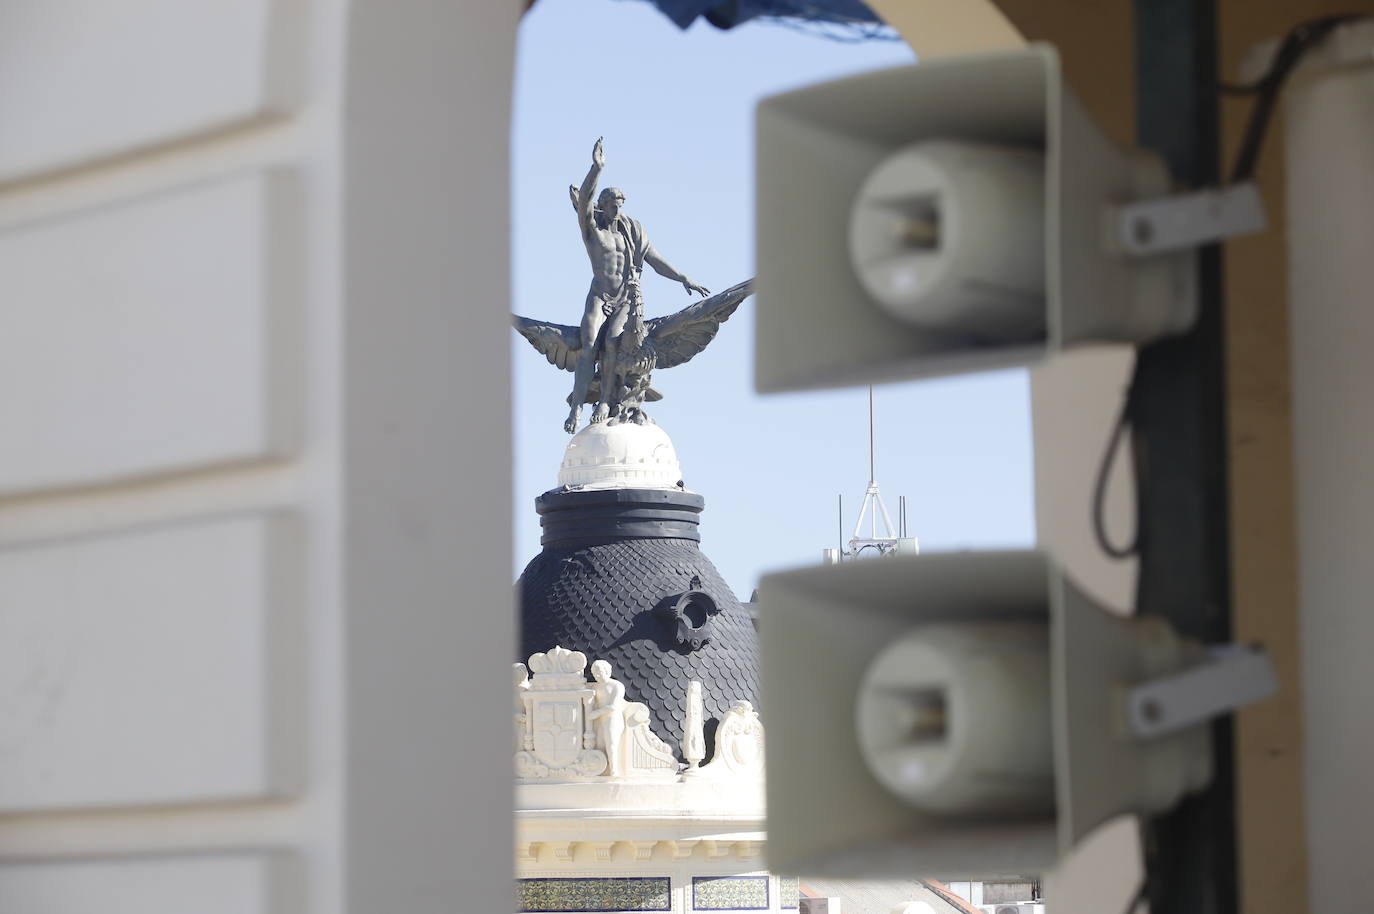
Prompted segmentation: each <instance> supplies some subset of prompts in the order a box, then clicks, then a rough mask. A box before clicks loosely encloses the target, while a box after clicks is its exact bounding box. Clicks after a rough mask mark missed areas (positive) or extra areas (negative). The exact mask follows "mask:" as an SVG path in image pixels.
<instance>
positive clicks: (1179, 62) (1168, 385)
mask: <svg viewBox="0 0 1374 914" xmlns="http://www.w3.org/2000/svg"><path fill="white" fill-rule="evenodd" d="M1216 32H1217V26H1216V2H1215V0H1135V59H1136V132H1137V136H1138V138H1139V141H1140V143H1141V144H1142V145H1143V146H1145V147H1147V148H1149V149H1151V150H1153V151H1155V152H1157V153H1159V154H1160V155H1162V156H1163V157H1164V159H1165V161H1166V162H1167V163H1168V165H1169V168H1170V171H1171V172H1172V173H1173V176H1174V178H1175V179H1177V180H1178V181H1179V182H1181V183H1182V184H1184V185H1185V186H1192V187H1203V186H1208V185H1212V184H1215V183H1216V181H1217V180H1218V176H1219V172H1220V169H1219V165H1220V163H1219V142H1218V135H1219V117H1218V104H1219V103H1218V97H1217V90H1216V80H1217V34H1216ZM1198 286H1199V304H1200V315H1199V318H1198V323H1197V326H1196V327H1195V328H1194V329H1193V330H1192V331H1191V332H1189V333H1188V334H1186V335H1184V336H1181V337H1176V338H1173V339H1168V340H1163V341H1161V342H1157V343H1153V344H1150V345H1148V346H1145V347H1143V348H1142V349H1141V351H1140V354H1139V357H1138V359H1137V362H1136V371H1135V378H1134V380H1133V383H1132V391H1131V395H1130V406H1129V410H1130V411H1129V416H1130V421H1131V427H1132V440H1133V446H1134V450H1135V458H1136V459H1135V465H1136V466H1137V467H1138V468H1140V469H1139V470H1138V471H1137V475H1138V479H1137V505H1138V506H1139V507H1138V512H1137V513H1138V517H1139V520H1138V523H1139V536H1138V543H1139V552H1140V575H1139V583H1138V588H1137V593H1136V602H1137V611H1138V612H1139V613H1141V614H1150V615H1158V616H1162V617H1164V618H1166V619H1168V620H1169V621H1170V622H1171V623H1173V625H1174V626H1175V627H1176V628H1177V629H1178V630H1179V631H1180V632H1182V633H1183V634H1186V635H1189V636H1191V637H1194V638H1198V639H1199V640H1202V641H1204V642H1213V643H1216V642H1224V641H1228V640H1230V634H1231V632H1230V627H1231V626H1230V617H1231V612H1230V599H1231V594H1230V555H1229V530H1228V526H1227V525H1228V520H1227V518H1228V513H1227V504H1226V491H1227V485H1226V475H1227V464H1226V400H1225V389H1224V365H1225V362H1224V358H1225V353H1224V336H1223V327H1222V306H1223V298H1222V287H1221V251H1220V249H1219V247H1218V246H1216V245H1212V246H1211V247H1209V248H1206V249H1204V250H1203V251H1201V252H1200V256H1199V263H1198ZM1213 742H1214V746H1215V750H1214V751H1215V758H1214V766H1213V767H1214V770H1215V772H1216V774H1215V776H1214V779H1213V782H1212V785H1211V786H1210V787H1209V788H1208V790H1207V791H1206V792H1204V793H1202V794H1200V795H1197V796H1194V797H1190V798H1189V799H1187V800H1185V801H1183V802H1182V803H1181V804H1180V805H1179V806H1178V807H1177V808H1176V809H1175V810H1173V811H1172V812H1170V813H1168V814H1167V815H1165V816H1162V817H1160V818H1158V819H1156V820H1154V821H1153V822H1152V823H1151V824H1150V825H1149V827H1148V828H1147V830H1146V836H1145V837H1146V854H1147V861H1146V864H1147V873H1148V877H1149V882H1148V885H1147V892H1148V897H1149V902H1150V910H1152V911H1159V912H1173V911H1188V912H1197V914H1235V912H1236V911H1237V909H1238V901H1237V885H1236V830H1235V828H1236V810H1235V802H1234V797H1233V796H1232V794H1233V791H1234V783H1233V772H1232V734H1231V727H1230V722H1229V719H1227V718H1222V719H1221V722H1220V723H1218V724H1216V725H1215V726H1214V728H1213Z"/></svg>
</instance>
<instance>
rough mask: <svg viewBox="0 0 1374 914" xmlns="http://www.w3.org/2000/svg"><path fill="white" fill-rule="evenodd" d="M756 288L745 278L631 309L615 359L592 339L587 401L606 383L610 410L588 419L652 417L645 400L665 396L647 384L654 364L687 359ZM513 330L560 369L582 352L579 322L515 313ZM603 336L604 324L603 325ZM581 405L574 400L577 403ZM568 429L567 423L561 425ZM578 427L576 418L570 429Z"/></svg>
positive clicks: (571, 366)
mask: <svg viewBox="0 0 1374 914" xmlns="http://www.w3.org/2000/svg"><path fill="white" fill-rule="evenodd" d="M753 291H754V281H753V280H752V279H749V280H745V281H744V282H742V283H739V284H738V285H735V286H731V287H730V288H729V289H726V290H725V291H724V292H718V293H716V294H715V295H712V296H710V297H709V298H704V299H702V300H701V301H699V302H696V303H695V304H692V305H689V306H687V307H686V308H683V309H682V310H681V311H678V312H677V313H676V314H668V315H664V316H663V317H655V318H650V319H649V320H647V321H646V320H645V319H644V317H643V314H642V313H640V309H639V308H632V309H631V311H630V315H629V318H628V320H627V321H626V324H625V330H624V332H623V333H621V335H620V337H619V345H618V346H616V347H615V350H614V353H615V355H614V360H613V362H612V363H611V364H606V362H607V361H608V359H606V358H601V357H600V356H604V355H606V348H605V347H604V344H603V340H602V339H601V337H598V338H597V340H596V345H597V350H598V356H599V358H598V360H597V367H596V373H595V374H594V375H593V378H592V382H591V384H590V386H589V387H588V389H587V393H586V397H585V402H586V403H598V404H599V403H601V402H602V396H601V390H602V385H604V384H608V383H609V384H610V385H611V388H610V397H609V398H607V400H606V402H607V403H608V405H609V410H608V412H606V413H605V414H604V415H598V413H593V414H592V421H593V422H598V421H601V420H603V419H604V420H605V421H607V422H609V423H611V424H615V423H620V422H634V423H637V424H639V425H643V424H644V423H646V422H651V421H653V420H651V419H650V418H649V417H648V414H646V413H645V412H644V404H645V403H646V402H647V403H652V402H654V401H655V400H661V399H663V395H662V394H660V393H659V392H658V391H656V390H654V388H653V387H652V386H650V384H651V380H652V375H653V371H654V369H656V368H674V367H676V366H678V365H681V364H682V363H684V362H687V361H689V360H690V359H692V358H693V357H694V356H696V355H697V354H698V353H699V352H701V351H702V350H703V349H705V348H706V346H707V344H709V343H710V342H711V340H713V339H715V336H716V332H717V331H719V330H720V325H721V324H723V323H724V322H725V321H727V320H729V318H730V315H732V314H734V313H735V309H736V308H738V307H739V306H740V303H741V302H742V301H744V300H745V299H746V298H748V297H749V295H750V294H752V293H753ZM513 322H514V325H515V329H516V330H517V331H519V333H520V335H521V336H523V337H524V338H525V339H527V340H529V341H530V345H531V346H533V347H534V348H535V349H537V350H538V351H539V353H540V354H541V355H543V356H544V358H546V359H548V360H549V364H550V365H555V366H557V367H559V368H562V369H563V370H564V371H575V370H576V369H577V362H578V357H579V356H580V355H581V352H582V334H581V332H580V330H579V328H577V327H569V326H567V325H566V324H552V323H547V322H545V321H537V320H531V319H530V318H528V317H521V316H520V315H518V314H516V315H513ZM602 330H603V333H602V336H604V331H605V328H604V327H603V328H602ZM578 406H580V404H574V408H577V407H578ZM565 428H567V426H565ZM568 431H569V432H572V431H576V423H575V421H574V423H573V427H572V428H568Z"/></svg>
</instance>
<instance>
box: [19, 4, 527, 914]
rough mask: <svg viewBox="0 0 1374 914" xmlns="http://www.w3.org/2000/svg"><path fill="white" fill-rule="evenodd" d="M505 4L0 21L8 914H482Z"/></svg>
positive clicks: (507, 840) (500, 386)
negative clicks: (472, 482)
mask: <svg viewBox="0 0 1374 914" xmlns="http://www.w3.org/2000/svg"><path fill="white" fill-rule="evenodd" d="M520 7H521V4H520V3H518V2H514V0H464V2H462V3H432V2H426V0H354V2H351V3H347V2H345V0H318V2H313V0H312V2H309V3H305V2H300V0H211V2H207V3H196V4H191V5H187V4H185V3H179V2H172V0H130V2H126V3H120V4H116V5H110V4H108V3H103V2H99V0H72V2H65V3H57V4H33V3H11V4H2V5H0V119H3V121H4V127H3V129H0V302H3V303H4V305H3V308H0V313H2V314H3V316H2V317H0V322H2V323H3V332H0V365H3V366H4V367H3V368H0V421H3V423H4V427H5V428H6V430H7V431H6V439H7V441H8V442H9V444H8V445H7V446H6V447H5V448H4V449H0V450H3V453H0V664H3V668H4V670H3V672H0V720H3V724H2V725H0V807H3V810H0V910H4V911H7V912H8V911H12V910H13V911H25V912H42V914H85V912H87V911H91V912H94V911H97V910H99V911H101V912H102V914H106V912H111V911H116V912H117V911H124V910H129V911H134V910H138V911H163V910H167V911H171V910H198V911H213V912H217V914H218V912H221V911H223V912H225V914H230V912H233V914H240V912H242V914H254V912H271V914H279V912H280V914H287V912H292V914H295V912H302V914H323V912H345V911H356V912H374V911H385V910H395V911H405V912H407V914H429V912H435V914H437V912H440V911H443V912H445V914H451V912H454V911H468V910H471V911H477V910H491V911H500V910H506V909H508V908H509V902H510V881H509V880H510V875H511V858H510V848H511V840H512V839H511V832H510V828H511V826H510V809H511V796H510V791H509V786H508V785H509V783H510V770H509V765H510V758H509V747H508V745H507V743H508V740H506V739H504V737H505V736H506V735H507V734H508V732H509V709H508V708H507V703H506V702H498V703H494V704H491V705H490V706H488V705H487V704H485V703H483V702H481V701H477V700H473V696H477V695H480V694H482V693H483V691H484V690H485V689H486V688H487V687H488V685H487V684H488V683H490V682H499V683H500V684H501V685H502V686H503V687H504V686H505V685H506V684H507V683H508V681H509V658H510V657H511V656H512V655H513V653H514V649H513V637H512V635H513V632H512V628H513V624H512V612H511V610H510V600H511V591H510V582H509V580H508V577H507V569H508V568H509V566H510V563H509V560H508V557H507V556H506V554H505V552H506V549H507V548H508V544H509V542H510V535H509V531H508V528H507V525H508V523H509V519H508V511H509V499H508V498H507V488H508V487H507V486H506V485H505V484H504V481H505V480H506V479H507V476H508V473H509V453H508V448H507V447H506V444H505V443H506V442H507V441H508V438H509V426H508V419H507V411H508V408H509V405H508V398H507V397H506V396H505V395H504V393H503V391H504V390H505V389H506V379H507V375H508V371H507V366H506V358H507V351H508V347H507V346H506V345H505V343H504V340H505V338H506V335H507V334H508V333H509V331H508V329H507V327H506V313H507V311H508V297H509V296H508V290H507V282H508V279H507V263H508V250H507V238H508V234H509V233H508V226H507V225H506V223H505V215H504V214H505V212H506V210H507V195H508V194H507V187H508V170H509V164H508V150H507V141H506V136H507V133H508V128H509V104H510V91H509V86H510V78H511V65H512V57H513V41H514V29H515V24H516V20H517V18H518V15H519V11H520ZM474 214H486V215H485V216H484V217H483V218H481V219H478V218H474ZM498 339H499V340H501V341H503V342H502V343H501V345H495V342H496V341H497V340H498ZM475 389H480V390H483V391H484V395H483V396H482V397H480V398H473V397H469V396H467V395H466V392H467V391H471V390H475ZM473 428H479V429H481V434H480V436H478V440H481V441H483V442H495V443H496V446H494V447H486V448H484V449H476V448H472V447H469V446H468V443H467V442H468V438H469V434H470V432H469V430H470V429H473ZM468 479H482V480H483V481H484V484H483V486H482V487H481V488H480V489H477V488H473V487H469V486H466V485H464V483H463V480H468ZM488 663H489V664H490V666H491V669H490V670H488V669H487V668H486V664H488ZM498 705H499V707H498ZM486 732H490V733H492V734H493V735H497V734H499V735H500V736H501V737H502V738H501V739H494V740H491V741H484V740H482V739H481V738H480V736H479V735H480V734H482V733H486Z"/></svg>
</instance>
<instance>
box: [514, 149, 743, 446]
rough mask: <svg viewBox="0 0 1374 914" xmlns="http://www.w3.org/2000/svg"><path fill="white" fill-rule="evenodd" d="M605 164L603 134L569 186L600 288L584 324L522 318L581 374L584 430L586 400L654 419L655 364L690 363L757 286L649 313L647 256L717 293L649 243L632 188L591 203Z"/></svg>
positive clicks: (639, 419) (663, 271) (523, 325)
mask: <svg viewBox="0 0 1374 914" xmlns="http://www.w3.org/2000/svg"><path fill="white" fill-rule="evenodd" d="M605 164H606V157H605V152H604V149H603V146H602V141H601V139H598V140H597V141H596V146H595V147H593V149H592V167H591V169H590V170H589V171H588V172H587V177H586V178H585V179H583V181H582V185H581V187H578V186H576V185H574V186H572V187H570V188H569V191H570V193H571V196H572V202H573V207H574V208H575V209H576V210H577V216H578V222H579V224H580V226H581V229H582V241H583V244H585V245H586V248H587V256H588V258H589V259H590V260H591V263H592V282H591V288H590V289H588V291H587V299H586V303H585V306H584V308H583V313H582V323H581V325H580V326H579V327H569V326H566V325H563V324H550V323H543V322H540V321H533V320H530V319H529V318H526V317H520V316H519V315H516V316H515V329H516V330H518V331H519V332H520V334H521V335H522V336H524V337H525V339H527V340H529V341H530V344H531V345H532V346H534V348H535V349H537V350H539V352H540V353H541V354H542V355H544V357H545V358H547V359H548V360H549V363H550V364H552V365H557V366H558V367H559V368H562V369H565V370H567V371H572V372H574V373H575V376H576V377H575V380H574V382H573V390H572V393H571V394H569V395H568V406H569V407H570V410H569V412H568V418H567V421H566V422H564V423H563V428H564V430H565V431H566V432H568V434H570V435H571V434H574V433H575V432H576V431H577V425H578V421H579V419H580V418H581V413H582V404H584V403H595V404H596V408H595V409H594V410H593V411H592V418H591V421H592V423H597V422H603V421H610V422H612V423H615V422H636V423H639V424H643V423H644V422H646V421H648V416H647V415H646V414H645V413H644V409H643V404H644V402H645V401H646V400H647V401H649V402H653V401H655V400H658V399H661V395H660V394H659V393H658V391H656V390H654V389H653V388H652V387H650V386H649V382H650V375H651V373H652V371H653V370H654V369H655V368H672V367H673V366H675V365H681V364H682V363H683V362H686V361H687V360H688V359H690V358H692V357H693V356H694V355H696V354H697V353H698V352H700V351H701V350H702V349H704V348H706V344H707V343H709V342H710V341H711V340H712V339H713V338H714V337H715V335H716V331H717V330H718V329H720V325H721V323H722V322H723V321H725V320H726V319H728V318H729V317H730V315H731V314H734V313H735V309H736V308H738V307H739V304H740V302H742V301H743V300H744V299H745V298H747V297H748V296H749V294H750V293H751V292H752V291H753V285H752V281H751V280H748V281H745V282H742V283H740V284H739V285H736V286H733V287H731V288H729V289H727V290H725V291H724V292H721V293H719V294H718V295H712V296H710V297H708V298H705V299H704V300H702V301H700V302H697V303H696V304H694V305H690V306H688V307H687V308H684V309H683V310H681V311H679V312H678V313H676V314H672V315H668V316H666V317H656V318H653V319H651V320H648V321H646V320H644V298H643V296H642V294H641V293H640V289H639V279H640V274H641V272H642V271H643V268H644V264H645V263H647V264H649V266H651V267H653V269H654V271H655V272H656V273H658V274H659V275H660V276H664V277H667V278H668V279H672V280H675V281H677V282H680V283H682V286H683V288H684V289H686V290H687V293H688V294H689V295H690V294H691V293H693V292H697V293H700V294H701V295H709V291H708V290H707V289H706V288H705V287H703V286H700V285H697V284H696V283H694V282H692V280H690V279H688V278H687V277H686V275H684V274H683V273H681V272H680V271H679V270H677V268H675V267H674V266H673V265H672V264H670V263H668V261H666V260H664V259H663V257H662V255H660V254H659V253H658V251H656V250H654V247H653V245H652V244H650V243H649V239H648V236H647V235H645V233H644V227H643V226H641V225H640V224H639V222H637V221H636V220H634V219H631V218H630V217H629V216H627V215H625V213H624V212H623V211H622V209H621V207H622V205H623V204H624V202H625V194H624V193H623V192H622V191H621V190H620V189H619V188H615V187H607V188H605V189H603V190H602V191H601V193H600V195H599V196H598V197H597V206H596V207H593V206H592V192H593V191H594V190H595V189H596V182H597V178H598V177H600V175H601V169H602V168H603V167H604V166H605Z"/></svg>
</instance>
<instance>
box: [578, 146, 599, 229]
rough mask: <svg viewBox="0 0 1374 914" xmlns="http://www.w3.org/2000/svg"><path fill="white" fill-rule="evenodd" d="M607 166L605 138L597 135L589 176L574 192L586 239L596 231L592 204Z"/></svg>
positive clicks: (579, 218)
mask: <svg viewBox="0 0 1374 914" xmlns="http://www.w3.org/2000/svg"><path fill="white" fill-rule="evenodd" d="M605 167H606V146H605V138H604V137H597V138H596V145H595V146H593V147H592V167H591V168H589V169H587V177H585V178H583V179H582V186H581V187H578V188H577V189H576V191H575V192H574V193H573V208H574V209H576V210H577V221H578V224H579V225H581V227H582V237H583V238H584V239H585V238H586V237H587V236H588V234H590V233H591V232H594V231H596V210H595V208H594V207H593V206H592V197H593V196H594V195H595V193H596V182H597V181H598V180H600V179H601V169H603V168H605Z"/></svg>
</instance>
